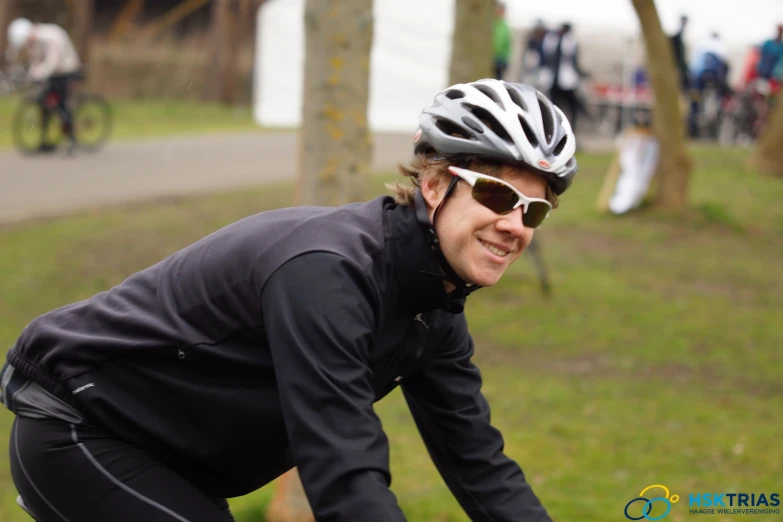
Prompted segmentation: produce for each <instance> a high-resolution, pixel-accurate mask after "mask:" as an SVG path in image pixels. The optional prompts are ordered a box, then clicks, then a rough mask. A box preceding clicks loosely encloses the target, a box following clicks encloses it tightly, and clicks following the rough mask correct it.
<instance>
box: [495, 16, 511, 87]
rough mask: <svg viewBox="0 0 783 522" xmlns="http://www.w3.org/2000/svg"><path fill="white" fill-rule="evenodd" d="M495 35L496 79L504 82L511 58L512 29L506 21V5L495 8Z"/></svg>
mask: <svg viewBox="0 0 783 522" xmlns="http://www.w3.org/2000/svg"><path fill="white" fill-rule="evenodd" d="M493 35H494V39H493V50H494V51H493V53H494V54H493V55H494V60H495V79H496V80H502V79H503V77H504V76H505V74H506V70H507V69H508V63H509V58H510V57H511V28H510V27H509V26H508V22H507V21H506V5H505V4H503V3H502V2H498V3H497V5H496V6H495V26H494V29H493Z"/></svg>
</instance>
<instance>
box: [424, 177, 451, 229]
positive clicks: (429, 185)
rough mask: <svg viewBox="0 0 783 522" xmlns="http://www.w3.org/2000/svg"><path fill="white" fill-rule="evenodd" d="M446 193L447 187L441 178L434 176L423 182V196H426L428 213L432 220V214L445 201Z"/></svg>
mask: <svg viewBox="0 0 783 522" xmlns="http://www.w3.org/2000/svg"><path fill="white" fill-rule="evenodd" d="M445 193H446V186H445V185H443V180H442V179H441V177H440V176H432V177H430V178H428V179H427V180H425V181H424V182H422V184H421V195H422V196H424V201H426V202H427V207H428V208H427V213H428V214H429V215H430V219H432V214H433V213H434V212H435V209H436V208H437V207H438V205H439V204H440V202H441V200H442V199H443V195H444V194H445Z"/></svg>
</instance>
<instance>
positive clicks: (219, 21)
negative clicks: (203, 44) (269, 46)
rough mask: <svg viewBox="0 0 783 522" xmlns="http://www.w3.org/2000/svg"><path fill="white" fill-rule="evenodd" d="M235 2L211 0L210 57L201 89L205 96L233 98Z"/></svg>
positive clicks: (237, 32) (236, 39)
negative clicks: (203, 86) (205, 82)
mask: <svg viewBox="0 0 783 522" xmlns="http://www.w3.org/2000/svg"><path fill="white" fill-rule="evenodd" d="M236 7H237V5H236V1H235V0H212V13H211V36H210V39H211V45H212V47H211V54H212V56H211V59H210V61H209V71H208V73H207V74H208V76H207V84H206V89H205V98H206V99H207V100H212V101H220V102H223V103H233V102H234V100H235V97H236V69H237V53H236V52H234V51H235V49H236V47H237V45H236V44H237V41H238V39H239V38H241V34H239V33H240V31H237V30H236V26H237V20H236Z"/></svg>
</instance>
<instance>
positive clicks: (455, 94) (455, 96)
mask: <svg viewBox="0 0 783 522" xmlns="http://www.w3.org/2000/svg"><path fill="white" fill-rule="evenodd" d="M446 97H447V98H450V99H452V100H459V99H460V98H464V97H465V93H464V92H462V91H460V90H459V89H451V90H449V91H446Z"/></svg>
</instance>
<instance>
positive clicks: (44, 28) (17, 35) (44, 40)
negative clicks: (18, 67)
mask: <svg viewBox="0 0 783 522" xmlns="http://www.w3.org/2000/svg"><path fill="white" fill-rule="evenodd" d="M8 45H9V49H11V50H12V53H13V54H16V53H18V52H19V51H21V50H23V49H25V50H27V51H28V55H29V57H30V60H31V67H30V71H29V72H28V78H27V79H28V80H29V81H33V82H43V83H45V87H44V89H43V91H42V93H41V100H40V102H41V104H42V105H43V104H44V101H45V100H46V98H47V97H48V96H50V95H54V96H56V98H57V106H58V109H59V111H60V114H61V116H62V118H63V129H64V131H65V133H66V135H67V136H68V139H69V141H70V144H71V147H70V150H71V151H73V149H74V148H75V146H76V138H75V136H74V132H73V123H72V122H73V115H72V114H71V111H70V109H69V103H68V101H69V96H70V92H69V91H70V89H69V84H70V83H71V81H72V80H73V79H74V78H75V77H78V75H79V74H80V70H81V62H80V60H79V55H78V54H77V52H76V49H75V48H74V46H73V43H72V42H71V39H70V38H69V37H68V33H67V32H65V30H64V29H63V28H62V27H60V26H58V25H55V24H34V23H33V22H31V21H30V20H28V19H26V18H17V19H16V20H14V21H13V22H11V24H10V25H9V26H8ZM43 114H44V120H43V122H42V124H43V127H44V128H43V136H44V141H42V142H41V147H40V148H41V150H43V151H46V150H52V149H54V145H53V144H51V143H46V142H45V140H46V135H47V132H46V130H47V127H48V125H49V120H48V113H47V111H45V110H44V111H43Z"/></svg>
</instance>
